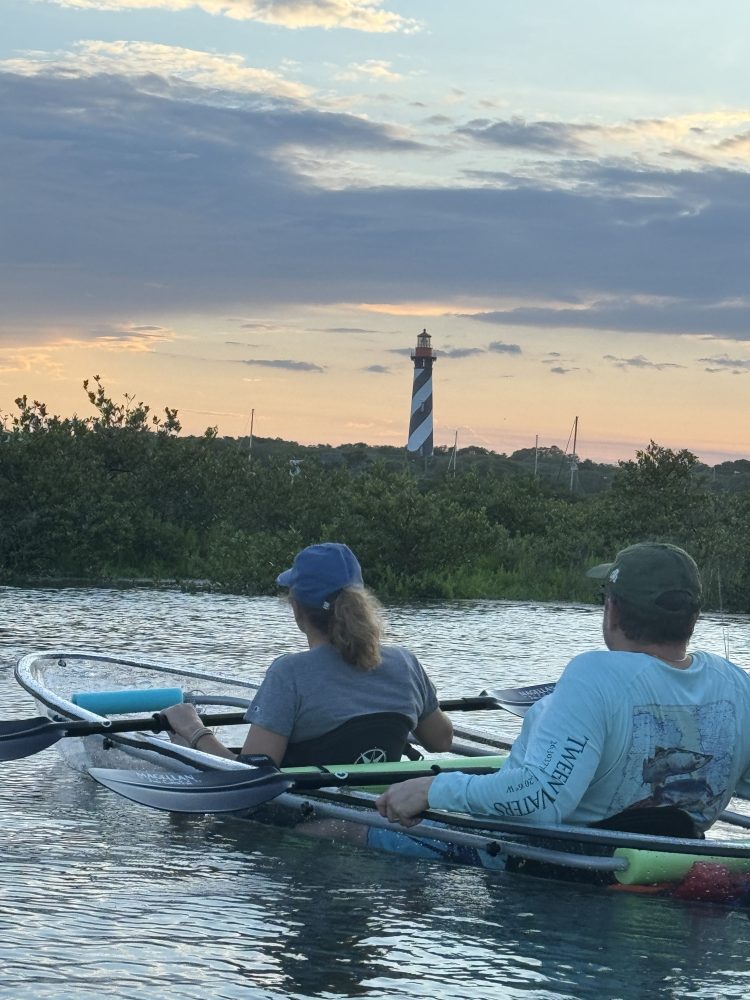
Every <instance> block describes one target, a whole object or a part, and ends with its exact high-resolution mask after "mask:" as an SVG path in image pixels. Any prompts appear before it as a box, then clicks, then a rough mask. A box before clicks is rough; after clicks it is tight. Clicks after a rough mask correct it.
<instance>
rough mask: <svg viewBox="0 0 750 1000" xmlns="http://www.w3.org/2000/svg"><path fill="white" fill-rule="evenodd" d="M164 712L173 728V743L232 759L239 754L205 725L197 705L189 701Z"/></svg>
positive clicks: (171, 737) (171, 735)
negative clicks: (196, 707)
mask: <svg viewBox="0 0 750 1000" xmlns="http://www.w3.org/2000/svg"><path fill="white" fill-rule="evenodd" d="M162 714H163V715H164V716H165V718H166V720H167V722H168V723H169V725H170V728H171V730H172V731H171V733H170V734H169V738H170V739H171V740H172V742H173V743H177V744H178V745H179V746H183V747H192V749H193V750H200V751H201V753H212V754H213V755H214V757H227V758H229V759H230V760H234V759H235V758H236V756H237V754H236V753H234V751H232V750H230V749H229V748H228V747H225V746H224V744H223V743H222V742H221V740H217V738H216V737H215V736H214V734H213V733H212V732H211V730H210V729H207V728H206V726H204V725H203V723H202V722H201V718H200V716H199V715H198V713H197V712H196V710H195V707H194V706H193V705H191V704H189V703H188V702H181V703H180V704H179V705H172V706H171V707H170V708H165V709H164V711H163V713H162Z"/></svg>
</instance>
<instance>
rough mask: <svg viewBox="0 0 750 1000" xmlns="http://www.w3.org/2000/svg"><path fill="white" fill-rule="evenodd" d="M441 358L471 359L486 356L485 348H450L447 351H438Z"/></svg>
mask: <svg viewBox="0 0 750 1000" xmlns="http://www.w3.org/2000/svg"><path fill="white" fill-rule="evenodd" d="M437 353H438V357H439V358H471V357H473V355H475V354H484V348H483V347H450V348H448V349H447V350H443V351H438V352H437Z"/></svg>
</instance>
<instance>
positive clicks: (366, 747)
mask: <svg viewBox="0 0 750 1000" xmlns="http://www.w3.org/2000/svg"><path fill="white" fill-rule="evenodd" d="M411 729H412V722H411V720H410V719H408V718H407V717H406V716H405V715H400V714H399V713H398V712H374V713H373V714H372V715H356V716H355V717H354V718H353V719H348V720H347V721H346V722H344V723H343V724H342V725H340V726H337V727H336V728H335V729H330V730H329V731H328V732H327V733H323V734H322V736H316V737H315V739H311V740H301V741H300V742H298V743H290V744H289V745H288V746H287V749H286V754H285V755H284V760H283V761H282V764H281V766H282V767H307V766H309V765H311V764H370V763H377V762H378V761H396V760H401V756H402V754H403V752H404V747H405V746H406V742H407V739H408V737H409V733H410V732H411Z"/></svg>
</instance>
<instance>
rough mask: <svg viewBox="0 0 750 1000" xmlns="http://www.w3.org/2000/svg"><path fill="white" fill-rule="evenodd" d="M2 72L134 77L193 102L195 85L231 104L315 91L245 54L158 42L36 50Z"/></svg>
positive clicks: (140, 84)
mask: <svg viewBox="0 0 750 1000" xmlns="http://www.w3.org/2000/svg"><path fill="white" fill-rule="evenodd" d="M0 68H3V69H4V70H5V71H6V72H10V73H17V74H19V75H20V76H61V77H65V78H71V77H73V78H79V79H86V78H88V77H96V76H99V75H101V74H116V75H118V76H123V77H130V78H132V79H133V80H134V81H136V85H137V89H138V90H139V91H141V92H143V93H146V94H154V95H157V96H164V97H169V96H180V95H181V96H183V97H186V98H189V97H190V96H191V95H190V92H189V91H188V90H187V89H185V87H184V85H185V84H189V85H193V86H198V87H201V88H211V89H212V90H213V91H214V94H213V95H211V94H209V93H207V92H206V91H205V90H204V92H203V93H202V94H201V95H200V96H201V99H202V100H203V101H205V102H206V103H210V101H211V100H212V98H213V99H214V100H216V101H217V102H218V103H219V104H226V103H230V102H228V100H227V99H228V96H229V94H234V95H240V94H265V95H268V96H272V97H278V98H287V99H290V100H303V99H305V98H308V97H310V93H311V92H310V88H309V87H306V86H304V85H302V84H299V83H295V82H292V81H289V80H285V79H284V78H283V77H281V76H280V75H279V74H278V73H274V72H273V71H271V70H267V69H257V68H255V67H252V66H246V65H244V60H243V57H242V56H240V55H236V54H224V55H217V54H215V53H211V52H203V51H200V50H197V49H187V48H181V47H179V46H174V45H160V44H157V43H155V42H128V41H114V42H103V41H81V42H78V43H77V45H76V46H75V48H74V49H72V50H70V51H68V52H65V51H59V52H35V53H32V54H29V55H26V56H23V57H19V58H15V59H6V60H4V61H3V62H2V63H0ZM220 94H221V96H220ZM193 96H197V95H193Z"/></svg>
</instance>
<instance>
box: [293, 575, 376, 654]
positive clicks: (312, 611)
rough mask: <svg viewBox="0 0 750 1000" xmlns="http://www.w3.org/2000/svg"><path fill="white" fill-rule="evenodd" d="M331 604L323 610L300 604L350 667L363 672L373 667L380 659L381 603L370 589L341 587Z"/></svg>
mask: <svg viewBox="0 0 750 1000" xmlns="http://www.w3.org/2000/svg"><path fill="white" fill-rule="evenodd" d="M330 603H331V606H330V608H328V609H327V610H325V611H324V610H321V609H320V608H310V607H306V606H304V605H303V613H304V615H305V617H306V618H307V619H308V621H309V622H310V624H311V625H312V626H313V627H314V628H316V629H318V631H319V632H322V633H323V634H324V635H325V636H327V637H328V641H329V642H330V643H331V645H332V646H333V648H334V649H336V650H338V652H339V653H340V654H341V656H342V657H343V658H344V660H346V662H347V663H348V664H349V665H350V666H352V667H356V668H357V670H362V671H365V672H366V671H368V670H373V669H374V668H375V667H377V665H378V664H379V663H380V660H381V655H380V641H381V637H382V633H383V620H382V615H381V607H380V602H379V601H378V599H377V598H376V597H375V595H374V594H372V593H371V592H370V591H369V590H365V589H363V588H361V587H356V588H355V587H344V589H343V590H340V591H339V592H338V594H337V595H336V596H335V597H334V598H333V599H332V600H331V602H330Z"/></svg>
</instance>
